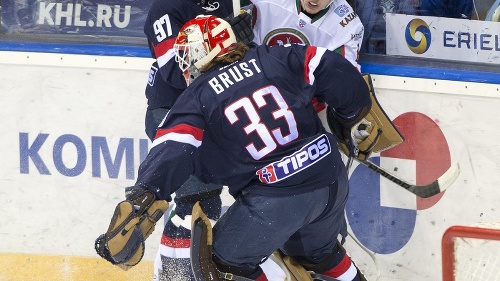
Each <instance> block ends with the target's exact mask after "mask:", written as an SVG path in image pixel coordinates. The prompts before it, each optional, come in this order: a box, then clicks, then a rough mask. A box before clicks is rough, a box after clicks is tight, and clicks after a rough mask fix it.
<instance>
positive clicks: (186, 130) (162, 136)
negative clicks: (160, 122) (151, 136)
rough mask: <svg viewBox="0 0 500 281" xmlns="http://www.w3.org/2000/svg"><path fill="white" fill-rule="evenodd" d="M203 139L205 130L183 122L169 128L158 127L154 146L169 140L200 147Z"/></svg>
mask: <svg viewBox="0 0 500 281" xmlns="http://www.w3.org/2000/svg"><path fill="white" fill-rule="evenodd" d="M202 139H203V130H201V129H199V128H196V127H193V126H190V125H186V124H181V125H177V126H175V127H173V128H169V129H158V130H157V131H156V136H155V140H154V141H153V144H152V147H155V146H156V145H158V144H160V143H163V142H165V141H168V140H172V141H176V142H180V143H186V144H190V145H192V146H195V147H199V146H200V145H201V140H202Z"/></svg>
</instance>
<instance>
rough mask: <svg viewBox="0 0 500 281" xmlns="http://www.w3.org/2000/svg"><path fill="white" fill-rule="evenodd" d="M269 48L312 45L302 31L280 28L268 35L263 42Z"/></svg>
mask: <svg viewBox="0 0 500 281" xmlns="http://www.w3.org/2000/svg"><path fill="white" fill-rule="evenodd" d="M262 43H263V44H265V45H267V46H283V45H287V44H304V45H310V44H309V40H307V37H306V36H305V35H304V34H303V33H302V32H300V31H298V30H296V29H292V28H278V29H274V30H273V31H271V32H269V33H268V34H266V36H265V37H264V40H263V42H262Z"/></svg>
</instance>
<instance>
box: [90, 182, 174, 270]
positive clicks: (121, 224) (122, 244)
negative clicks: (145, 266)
mask: <svg viewBox="0 0 500 281" xmlns="http://www.w3.org/2000/svg"><path fill="white" fill-rule="evenodd" d="M167 209H168V202H167V201H165V200H156V197H155V195H154V194H153V193H151V192H149V191H146V190H143V189H141V188H136V189H134V191H133V192H132V193H130V194H129V195H128V196H127V200H125V201H122V202H120V203H118V205H117V206H116V208H115V212H114V214H113V217H112V218H111V222H110V224H109V227H108V230H107V231H106V233H104V234H102V235H100V236H99V237H98V238H97V239H96V241H95V250H96V252H97V254H99V255H100V256H101V257H103V258H104V259H106V260H107V261H109V262H111V263H112V264H114V265H117V266H118V267H120V268H121V269H123V270H128V269H129V268H131V267H133V266H134V265H136V264H138V263H139V262H140V261H141V259H142V257H143V255H144V249H145V244H144V241H145V240H146V239H147V238H148V237H149V235H150V234H151V233H152V232H153V230H154V228H155V224H156V222H157V221H158V220H159V219H160V218H161V217H162V216H163V213H165V211H166V210H167Z"/></svg>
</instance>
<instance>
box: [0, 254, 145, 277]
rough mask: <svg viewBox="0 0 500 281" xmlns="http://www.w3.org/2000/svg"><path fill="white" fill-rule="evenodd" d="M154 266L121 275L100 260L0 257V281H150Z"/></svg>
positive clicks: (61, 257)
mask: <svg viewBox="0 0 500 281" xmlns="http://www.w3.org/2000/svg"><path fill="white" fill-rule="evenodd" d="M153 270H154V263H153V262H152V261H141V262H140V263H139V264H138V265H136V266H134V267H133V268H131V269H129V270H127V271H124V270H122V269H120V268H118V267H116V266H114V265H112V264H111V263H109V262H108V261H106V260H104V259H102V258H92V257H73V256H51V255H31V254H2V253H0V281H28V280H30V281H31V280H37V281H59V280H61V281H129V280H133V281H142V280H144V281H150V280H152V278H153Z"/></svg>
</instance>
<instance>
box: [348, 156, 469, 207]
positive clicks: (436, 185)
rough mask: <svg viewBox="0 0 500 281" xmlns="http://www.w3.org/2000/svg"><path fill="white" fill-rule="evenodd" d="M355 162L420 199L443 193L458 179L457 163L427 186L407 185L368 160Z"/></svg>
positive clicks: (458, 169) (458, 167)
mask: <svg viewBox="0 0 500 281" xmlns="http://www.w3.org/2000/svg"><path fill="white" fill-rule="evenodd" d="M356 160H357V161H358V162H359V163H361V164H363V165H365V166H366V167H368V168H369V169H371V170H373V171H375V172H376V173H378V174H380V175H381V176H383V177H384V178H386V179H388V180H390V181H392V182H393V183H395V184H397V185H399V186H401V187H403V188H404V189H406V190H408V191H409V192H411V193H413V194H415V195H417V196H418V197H420V198H428V197H431V196H434V195H436V194H439V193H441V192H443V191H445V190H446V189H447V188H448V187H449V186H450V185H451V184H452V183H453V182H454V181H455V180H456V179H457V177H458V174H460V166H459V165H458V163H455V164H453V165H451V167H450V168H449V169H448V170H447V171H446V172H445V173H444V174H443V175H441V176H440V177H439V178H437V179H436V180H435V181H433V182H431V183H429V184H424V185H416V184H411V183H408V182H406V181H404V180H402V179H400V178H398V177H397V176H395V175H393V174H391V173H390V172H388V171H387V170H385V169H383V168H382V167H380V166H378V165H377V164H375V163H373V162H371V161H369V160H360V159H357V158H356Z"/></svg>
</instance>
